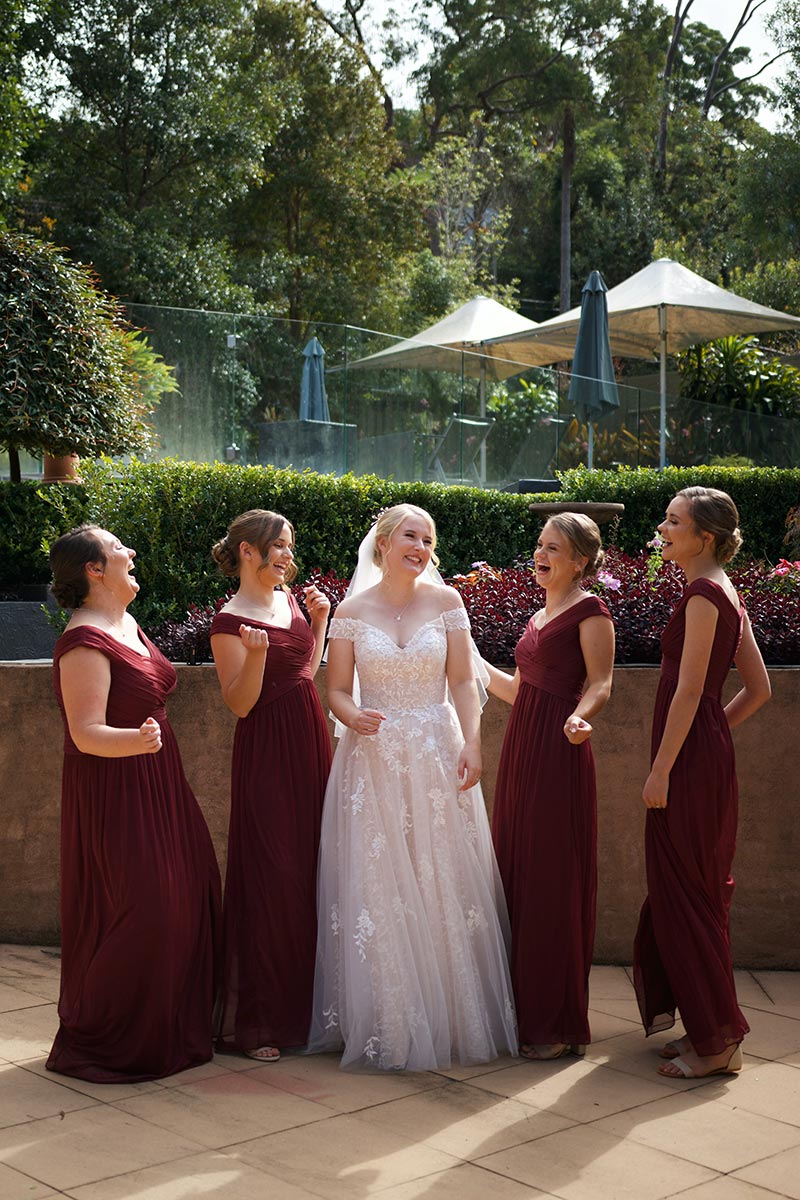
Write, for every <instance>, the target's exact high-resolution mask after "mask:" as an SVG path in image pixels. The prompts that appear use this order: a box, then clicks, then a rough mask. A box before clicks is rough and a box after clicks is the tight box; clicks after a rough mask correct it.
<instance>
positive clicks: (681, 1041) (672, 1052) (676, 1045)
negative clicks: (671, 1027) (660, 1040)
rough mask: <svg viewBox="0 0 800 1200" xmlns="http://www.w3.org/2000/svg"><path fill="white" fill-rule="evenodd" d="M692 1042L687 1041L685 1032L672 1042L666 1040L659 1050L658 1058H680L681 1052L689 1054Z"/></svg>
mask: <svg viewBox="0 0 800 1200" xmlns="http://www.w3.org/2000/svg"><path fill="white" fill-rule="evenodd" d="M691 1052H692V1043H691V1042H690V1041H689V1039H688V1037H687V1036H686V1034H684V1035H683V1037H680V1038H676V1039H675V1041H674V1042H667V1043H666V1045H664V1046H662V1047H661V1049H660V1050H659V1052H658V1054H659V1058H680V1056H681V1055H682V1054H691Z"/></svg>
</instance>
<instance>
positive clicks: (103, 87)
mask: <svg viewBox="0 0 800 1200" xmlns="http://www.w3.org/2000/svg"><path fill="white" fill-rule="evenodd" d="M756 10H763V12H768V13H769V14H770V20H771V31H772V36H773V38H774V41H775V54H776V56H778V55H781V56H782V58H781V59H780V61H781V63H782V64H783V70H784V73H783V76H782V78H781V81H780V83H779V84H778V85H774V84H773V85H772V87H771V88H767V87H766V86H765V84H764V77H763V75H762V74H761V72H760V71H759V68H758V67H757V66H753V65H752V64H751V62H750V52H749V50H748V48H747V38H748V32H749V29H750V28H752V26H751V24H750V21H751V18H752V17H753V15H754V14H755V11H756ZM0 13H1V14H2V15H3V17H5V18H6V19H5V20H3V21H0V29H2V30H3V32H2V33H0V225H3V224H4V225H5V226H6V227H7V228H12V229H18V230H20V231H24V232H27V233H30V234H35V235H38V236H40V237H44V238H46V239H48V238H49V239H54V240H56V241H58V242H59V243H60V244H62V245H67V246H69V248H70V252H71V253H72V254H73V255H74V256H75V258H76V259H78V260H80V261H85V262H90V263H92V264H93V267H94V269H95V270H96V271H97V273H98V275H99V277H100V279H101V281H102V283H103V285H104V286H105V287H107V288H108V289H109V290H110V291H112V292H113V293H114V294H116V295H118V296H120V297H121V298H122V299H124V300H127V301H140V302H145V303H150V304H166V305H173V306H179V307H180V306H185V307H196V308H218V309H225V310H233V311H238V312H244V311H250V312H259V311H262V312H263V311H269V312H271V313H274V314H276V315H282V316H286V317H289V318H291V319H292V321H294V322H295V323H296V328H297V337H298V340H299V339H300V338H302V337H303V336H304V332H305V330H306V328H307V326H308V324H309V323H312V322H314V321H332V322H348V323H351V324H357V325H363V326H366V327H370V328H378V329H386V330H389V331H391V332H394V333H398V334H400V333H405V334H408V333H413V332H415V330H417V329H418V328H420V327H421V326H422V325H424V324H426V323H427V322H429V321H430V320H433V319H436V318H437V317H439V316H441V315H442V312H443V311H445V310H446V309H447V308H450V307H453V306H454V305H455V304H457V303H458V302H460V301H461V300H463V299H465V298H467V297H468V296H469V295H473V294H475V292H476V291H478V290H480V291H483V292H490V293H493V294H495V295H497V296H498V297H499V298H500V299H502V300H504V301H505V302H507V303H508V302H512V303H514V302H516V303H518V304H520V305H521V306H522V308H523V311H525V312H526V315H530V316H532V317H534V318H536V319H542V318H544V317H546V316H549V315H551V314H552V313H553V312H554V311H556V310H557V309H558V308H559V307H564V306H565V305H567V304H569V303H572V302H574V301H575V300H576V299H577V297H578V295H579V292H580V287H581V285H582V283H583V281H584V279H585V277H586V275H587V273H588V271H589V270H590V269H592V268H593V267H600V268H601V269H602V270H603V273H604V276H605V278H606V279H607V281H608V282H609V284H613V283H615V282H618V281H619V280H620V279H622V278H624V277H625V276H627V275H628V274H630V273H631V272H632V271H635V270H637V269H638V268H640V267H641V266H643V265H644V264H645V263H646V262H648V261H649V260H650V259H651V258H652V257H653V255H654V254H655V253H657V252H659V251H664V250H667V251H669V252H670V253H673V254H676V255H678V256H680V257H681V258H682V259H683V260H684V261H685V262H687V264H688V265H690V266H693V267H695V268H696V269H701V270H702V271H703V272H704V273H705V274H708V275H710V276H712V277H713V278H716V279H720V280H721V281H722V282H723V283H727V282H728V281H729V280H730V279H731V278H732V277H733V275H734V273H736V272H740V273H742V272H743V273H745V274H752V273H753V272H758V271H760V276H759V278H760V280H761V283H760V285H759V286H761V287H762V291H763V289H764V288H765V287H766V286H767V285H766V284H765V282H764V281H765V280H766V281H769V280H772V279H776V280H777V279H778V277H779V275H780V272H779V271H776V270H773V271H771V272H770V271H767V270H766V269H765V268H766V267H767V265H768V264H773V265H775V264H778V263H780V261H782V260H786V261H796V260H798V259H800V213H799V212H798V200H797V197H798V195H800V157H799V156H798V154H797V152H796V144H797V135H798V133H799V132H800V35H799V34H798V29H800V0H763V3H758V2H757V0H737V2H736V3H735V4H733V5H732V6H731V13H730V28H729V30H728V31H727V33H721V32H720V31H718V30H716V29H712V28H710V27H709V26H707V25H705V24H703V23H702V22H700V21H698V20H696V19H694V10H693V0H677V3H676V4H675V5H670V6H666V5H665V4H663V3H659V2H658V0H517V2H516V3H515V4H513V5H509V4H508V3H507V0H430V2H429V3H428V4H425V5H422V4H420V5H415V6H413V7H410V8H407V9H405V10H401V9H400V8H399V6H398V8H397V10H393V9H392V8H387V6H386V4H385V3H383V0H70V3H67V2H66V0H35V2H32V3H28V4H25V5H23V4H22V0H0ZM403 64H405V67H406V71H407V73H408V74H409V76H411V77H412V78H413V85H414V88H415V89H416V97H417V98H416V101H415V102H414V103H412V104H409V103H408V100H407V98H406V99H405V106H404V105H403V104H400V103H398V98H397V96H395V95H393V82H392V81H393V80H394V79H396V72H397V70H398V68H399V67H401V66H402V65H403ZM765 104H767V105H771V106H772V108H773V110H774V111H775V112H776V114H778V127H777V128H776V129H767V128H764V127H763V126H762V125H761V124H759V120H758V118H759V113H760V112H761V111H762V106H763V105H765ZM776 286H777V285H776ZM767 302H769V301H768V300H767Z"/></svg>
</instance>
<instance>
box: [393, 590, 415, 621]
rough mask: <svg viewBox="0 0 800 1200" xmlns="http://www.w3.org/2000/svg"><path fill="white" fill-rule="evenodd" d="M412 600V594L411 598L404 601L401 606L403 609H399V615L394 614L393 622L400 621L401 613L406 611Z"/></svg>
mask: <svg viewBox="0 0 800 1200" xmlns="http://www.w3.org/2000/svg"><path fill="white" fill-rule="evenodd" d="M413 599H414V596H413V593H412V595H411V597H410V598H409V599H408V600H406V602H405V604H404V605H403V607H402V608H401V609H400V612H399V613H397V614H396V616H395V617H394V620H395V621H399V620H401V618H402V616H403V613H404V612H405V611H406V609H407V608H408V606H409V604H411V601H412V600H413Z"/></svg>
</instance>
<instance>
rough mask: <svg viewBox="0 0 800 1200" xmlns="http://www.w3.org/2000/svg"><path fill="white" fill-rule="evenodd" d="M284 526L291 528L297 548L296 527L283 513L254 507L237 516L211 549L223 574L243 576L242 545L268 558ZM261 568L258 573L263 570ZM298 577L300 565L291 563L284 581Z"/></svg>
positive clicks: (288, 581)
mask: <svg viewBox="0 0 800 1200" xmlns="http://www.w3.org/2000/svg"><path fill="white" fill-rule="evenodd" d="M284 525H288V526H289V529H290V530H291V534H292V547H294V526H293V525H292V522H291V521H287V520H286V517H282V516H281V514H280V513H274V512H269V510H268V509H266V508H251V509H249V510H248V511H247V512H244V513H241V514H240V515H239V516H238V517H235V518H234V519H233V521H231V523H230V525H229V526H228V532H227V533H226V534H225V537H224V538H221V539H220V541H218V542H217V543H216V544H215V545H214V546H212V547H211V557H212V558H213V559H214V562H215V563H216V564H217V566H218V567H219V569H220V571H222V573H223V575H228V576H229V577H230V576H234V575H239V574H240V573H241V562H240V556H239V547H240V546H241V544H242V542H248V543H249V545H251V546H255V548H256V550H258V553H259V554H260V555H261V558H262V559H265V558H266V557H267V553H268V551H269V548H270V546H271V545H272V543H273V542H274V541H275V540H276V539H277V538H279V537H280V535H281V530H282V529H283V527H284ZM263 565H264V564H263V562H262V566H261V567H259V568H258V569H259V571H260V570H261V569H262V567H263ZM296 577H297V565H296V564H295V563H294V562H292V563H290V564H289V566H288V567H287V569H286V574H285V575H284V580H285V582H286V583H291V582H292V580H293V579H295V578H296Z"/></svg>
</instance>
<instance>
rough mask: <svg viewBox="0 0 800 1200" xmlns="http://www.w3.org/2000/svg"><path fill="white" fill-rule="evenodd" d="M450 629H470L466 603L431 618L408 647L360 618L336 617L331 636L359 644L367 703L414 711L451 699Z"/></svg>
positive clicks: (363, 699)
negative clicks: (448, 666) (448, 681)
mask: <svg viewBox="0 0 800 1200" xmlns="http://www.w3.org/2000/svg"><path fill="white" fill-rule="evenodd" d="M450 629H469V618H468V616H467V614H466V612H465V610H464V609H463V608H454V609H448V610H447V611H445V612H443V613H441V614H440V615H439V616H438V617H434V618H433V620H431V621H426V622H425V624H424V625H420V627H419V628H418V629H417V630H415V632H414V634H413V636H412V637H411V638H410V639H409V640H408V642H406V644H405V646H398V645H396V644H395V642H393V641H392V639H391V637H390V636H389V635H388V634H387V633H385V632H384V630H382V629H379V628H378V627H377V625H370V624H368V622H366V621H360V620H358V618H356V617H334V619H333V620H332V621H331V625H330V632H329V637H331V638H346V639H347V640H348V641H351V642H352V643H353V646H354V652H355V661H356V670H357V671H358V681H359V687H360V689H361V698H360V703H361V705H362V706H363V707H364V708H375V709H378V710H379V711H380V712H382V713H387V712H413V711H415V710H417V709H421V708H430V707H431V706H432V705H435V704H444V703H445V698H446V690H447V689H446V679H445V663H446V661H447V632H448V630H450Z"/></svg>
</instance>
